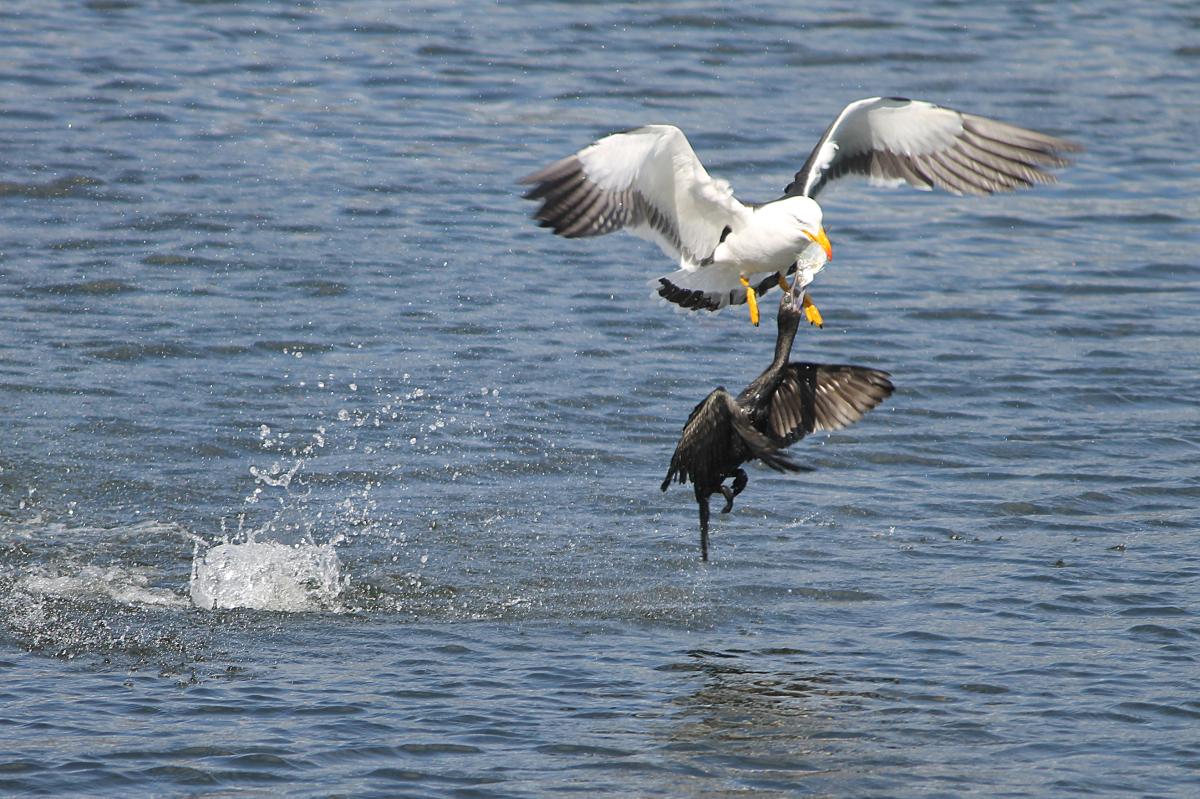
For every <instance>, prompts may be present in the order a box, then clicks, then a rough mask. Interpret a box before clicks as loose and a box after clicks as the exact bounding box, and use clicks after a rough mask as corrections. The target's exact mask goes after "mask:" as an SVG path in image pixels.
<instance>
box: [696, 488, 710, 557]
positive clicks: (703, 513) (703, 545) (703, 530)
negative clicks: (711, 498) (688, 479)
mask: <svg viewBox="0 0 1200 799" xmlns="http://www.w3.org/2000/svg"><path fill="white" fill-rule="evenodd" d="M696 503H697V504H698V505H699V506H700V560H703V561H707V560H708V497H707V496H704V497H700V496H699V495H697V496H696Z"/></svg>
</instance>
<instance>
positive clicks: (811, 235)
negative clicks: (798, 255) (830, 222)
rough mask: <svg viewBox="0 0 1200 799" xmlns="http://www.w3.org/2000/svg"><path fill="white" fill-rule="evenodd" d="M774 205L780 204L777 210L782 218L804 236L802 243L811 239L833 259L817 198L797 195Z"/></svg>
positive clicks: (778, 201) (827, 256)
mask: <svg viewBox="0 0 1200 799" xmlns="http://www.w3.org/2000/svg"><path fill="white" fill-rule="evenodd" d="M772 205H776V206H778V208H776V209H775V210H776V212H777V213H778V214H779V216H780V218H781V219H782V220H784V221H786V222H790V223H791V224H793V225H794V226H795V227H796V229H797V231H798V232H799V233H800V234H801V235H802V236H803V237H804V239H802V240H801V241H800V243H807V242H810V241H811V242H813V243H815V244H817V245H818V246H819V247H820V248H821V249H822V250H824V251H825V257H826V258H828V259H831V260H832V258H833V248H832V247H831V246H830V244H829V237H828V236H826V235H825V228H824V227H822V226H821V220H822V214H821V206H819V205H817V201H816V200H814V199H813V198H811V197H805V196H803V195H796V196H794V197H785V198H783V199H782V200H776V201H775V202H774V203H772Z"/></svg>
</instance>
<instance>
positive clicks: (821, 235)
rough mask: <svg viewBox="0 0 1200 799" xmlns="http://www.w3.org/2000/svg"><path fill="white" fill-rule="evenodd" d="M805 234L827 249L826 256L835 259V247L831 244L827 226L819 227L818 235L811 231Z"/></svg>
mask: <svg viewBox="0 0 1200 799" xmlns="http://www.w3.org/2000/svg"><path fill="white" fill-rule="evenodd" d="M804 235H806V236H808V237H809V238H810V239H812V240H813V241H814V242H816V243H817V244H820V245H821V249H822V250H824V251H825V257H826V258H828V259H829V260H831V261H832V260H833V247H832V246H830V244H829V237H828V236H826V235H825V228H821V229H819V230H818V231H817V235H815V236H814V235H813V234H811V233H805V234H804Z"/></svg>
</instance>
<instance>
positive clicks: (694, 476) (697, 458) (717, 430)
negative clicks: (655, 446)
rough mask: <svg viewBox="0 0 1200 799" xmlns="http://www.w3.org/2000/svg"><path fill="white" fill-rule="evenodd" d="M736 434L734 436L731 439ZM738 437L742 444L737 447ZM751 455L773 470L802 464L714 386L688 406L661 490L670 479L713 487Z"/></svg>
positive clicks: (726, 394) (668, 483) (786, 469)
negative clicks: (699, 399) (762, 431)
mask: <svg viewBox="0 0 1200 799" xmlns="http://www.w3.org/2000/svg"><path fill="white" fill-rule="evenodd" d="M735 436H736V438H735ZM738 439H740V440H741V441H742V442H743V443H744V445H745V447H744V449H739V447H738ZM751 458H758V459H759V460H761V461H762V462H763V463H765V464H766V465H767V466H770V467H771V468H772V469H775V470H776V471H780V472H782V471H800V470H801V469H802V468H803V467H802V466H800V464H798V463H795V462H794V461H792V460H791V459H790V458H788V457H787V456H786V455H784V454H783V453H782V452H780V447H779V445H777V444H775V443H774V442H772V441H771V440H770V439H769V438H767V437H766V436H764V435H763V434H762V433H760V432H758V431H757V430H755V429H754V426H753V425H751V424H750V420H749V419H748V418H747V417H746V414H745V413H743V412H742V409H741V408H739V407H738V404H737V402H735V401H734V398H733V395H731V394H730V393H729V392H728V391H726V390H725V388H724V387H721V388H717V389H716V390H714V391H713V392H712V393H711V394H709V395H708V396H707V397H705V398H704V399H703V400H701V402H700V404H699V405H697V406H696V407H695V408H693V409H692V413H691V415H690V416H688V420H687V423H686V424H685V425H684V426H683V433H682V435H680V437H679V444H678V445H676V447H675V454H674V455H672V456H671V466H670V469H668V471H667V476H666V478H665V479H664V480H663V482H662V490H663V491H666V490H667V486H669V485H670V484H671V482H672V481H673V480H675V481H678V482H679V483H686V482H688V480H691V481H692V483H694V484H696V485H699V486H704V487H713V486H716V485H719V484H720V483H721V481H722V480H723V479H724V478H725V476H726V475H727V473H728V471H729V470H731V469H733V468H736V467H737V466H739V465H741V464H742V463H744V462H745V461H747V460H750V459H751Z"/></svg>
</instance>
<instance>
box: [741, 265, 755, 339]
mask: <svg viewBox="0 0 1200 799" xmlns="http://www.w3.org/2000/svg"><path fill="white" fill-rule="evenodd" d="M738 280H739V281H741V283H742V285H743V286H745V287H746V304H747V305H749V306H750V324H752V325H754V326H755V327H758V296H757V295H756V294H755V292H754V287H753V286H751V285H750V281H749V280H747V279H746V276H745V275H739V276H738Z"/></svg>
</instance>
